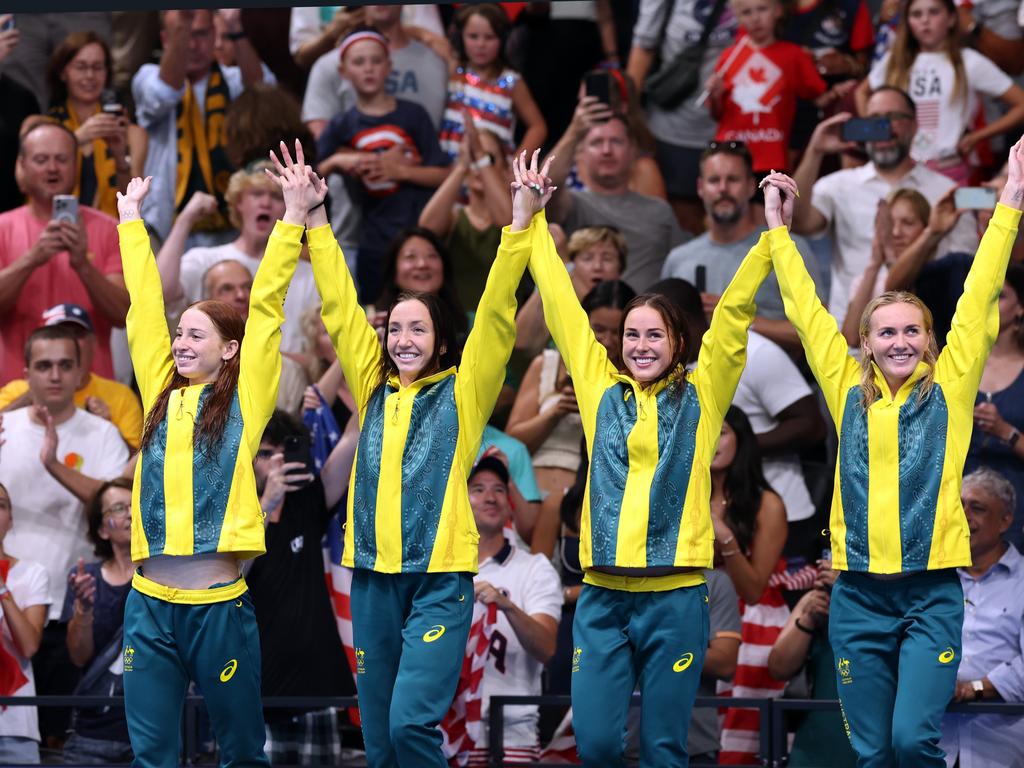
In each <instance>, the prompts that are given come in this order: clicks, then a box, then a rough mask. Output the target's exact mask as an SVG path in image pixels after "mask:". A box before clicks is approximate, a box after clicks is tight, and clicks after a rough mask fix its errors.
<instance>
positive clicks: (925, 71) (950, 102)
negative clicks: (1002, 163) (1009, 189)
mask: <svg viewBox="0 0 1024 768" xmlns="http://www.w3.org/2000/svg"><path fill="white" fill-rule="evenodd" d="M982 4H983V3H979V5H982ZM882 85H891V86H895V87H897V88H903V89H906V90H907V92H908V93H909V94H910V95H911V98H913V99H914V103H915V105H916V108H917V112H918V115H919V121H918V131H917V134H916V135H915V136H914V143H913V145H912V146H911V149H910V155H911V157H913V159H914V160H917V161H918V162H921V163H925V164H926V165H927V166H928V167H929V168H931V169H932V170H936V171H939V172H940V173H943V174H945V175H946V176H949V178H951V179H953V181H955V182H957V184H961V185H962V184H965V183H967V181H968V179H969V177H970V176H971V166H972V165H973V164H974V163H973V161H972V152H973V150H974V148H975V147H976V146H977V145H978V143H979V142H981V141H983V140H985V139H988V138H990V137H992V136H998V135H1000V134H1002V133H1006V132H1007V131H1010V130H1012V129H1015V128H1017V127H1018V126H1020V125H1021V123H1024V89H1021V87H1020V86H1019V85H1017V84H1016V83H1014V82H1013V80H1011V79H1010V76H1009V75H1007V74H1006V73H1005V72H1003V71H1002V70H1001V69H999V67H997V66H996V65H995V64H994V63H993V62H992V61H991V60H989V59H987V58H986V57H985V56H983V55H982V54H980V53H978V52H977V51H975V50H974V49H972V48H964V47H962V43H961V37H960V29H959V24H958V17H957V4H956V3H955V2H954V0H909V2H907V3H905V4H904V5H903V7H902V19H901V20H900V23H899V26H898V27H897V29H896V40H895V41H894V42H893V45H892V49H891V50H890V51H889V52H888V53H887V54H886V55H885V56H884V57H883V58H882V60H881V61H879V62H878V63H877V64H875V65H874V66H873V67H872V68H871V72H870V73H868V76H867V79H865V80H864V81H863V82H861V84H860V86H858V88H857V108H858V110H859V111H861V112H864V111H865V108H866V106H867V98H868V95H869V94H870V92H871V90H872V89H874V88H879V87H880V86H882ZM981 96H989V97H991V98H994V99H997V100H998V101H1000V102H1002V104H1003V105H1004V106H1005V107H1006V108H1007V111H1006V113H1005V114H1003V115H1001V116H1000V117H999V118H998V119H996V120H992V121H991V122H988V123H986V125H984V126H983V127H981V128H978V129H976V130H970V128H971V125H972V121H973V120H974V118H975V116H976V114H977V112H978V106H979V104H980V101H981V99H980V97H981Z"/></svg>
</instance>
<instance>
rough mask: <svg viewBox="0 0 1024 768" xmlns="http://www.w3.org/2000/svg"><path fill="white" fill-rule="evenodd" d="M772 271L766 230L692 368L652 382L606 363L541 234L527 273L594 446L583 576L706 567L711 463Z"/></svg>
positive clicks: (630, 586) (625, 585)
mask: <svg viewBox="0 0 1024 768" xmlns="http://www.w3.org/2000/svg"><path fill="white" fill-rule="evenodd" d="M770 267H771V261H770V259H769V254H768V242H767V239H766V235H762V236H761V239H760V240H759V242H758V243H757V244H756V245H755V246H754V247H753V248H752V249H751V250H750V252H749V253H748V254H747V256H746V258H745V259H744V260H743V263H742V264H741V265H740V267H739V269H738V270H737V272H736V275H735V276H734V277H733V280H732V282H731V283H730V284H729V286H728V288H726V290H725V292H724V293H723V294H722V298H721V299H720V301H719V303H718V306H717V308H716V309H715V313H714V315H713V317H712V319H711V327H710V328H709V329H708V331H707V333H705V335H704V339H703V341H702V342H701V348H700V353H699V356H698V358H697V365H696V369H695V370H694V372H693V373H691V374H688V375H687V376H686V377H685V378H682V376H681V371H677V372H676V373H675V374H673V375H671V376H669V377H667V378H665V379H662V380H661V381H660V382H658V383H657V384H655V385H653V386H649V387H646V388H645V387H642V386H641V385H640V384H639V383H638V382H637V381H635V380H634V379H633V378H632V377H631V376H629V375H628V374H623V373H619V372H618V371H617V370H616V369H615V367H614V366H613V365H612V363H611V362H610V361H609V359H608V353H607V352H606V351H605V348H604V347H603V346H602V345H601V343H600V342H598V340H597V339H596V338H595V336H594V333H593V331H592V330H591V329H590V324H589V322H588V321H587V316H586V313H585V312H584V311H583V308H582V307H581V306H580V303H579V300H578V299H577V298H576V293H575V291H574V290H573V287H572V281H571V280H570V278H569V274H568V272H567V271H566V269H565V266H564V265H563V264H562V260H561V259H560V258H559V257H558V254H557V253H556V251H555V245H554V242H553V241H552V240H551V237H550V235H549V234H548V232H547V228H546V227H545V228H543V229H541V228H538V229H536V230H535V231H534V235H533V252H532V255H531V257H530V271H531V273H532V274H533V278H534V281H535V282H536V283H537V288H538V290H539V291H540V295H541V298H542V300H543V302H544V318H545V320H546V322H547V325H548V328H549V329H550V330H551V336H552V338H553V339H554V340H555V344H556V345H557V346H558V350H559V351H560V352H561V353H562V359H563V360H564V361H565V365H566V368H567V369H568V371H569V374H570V376H571V377H572V380H573V384H574V386H575V390H576V399H577V402H578V403H579V409H580V416H581V418H582V420H583V431H584V434H585V437H586V441H587V448H588V452H589V454H590V473H589V476H588V478H587V488H586V493H585V496H584V500H583V512H582V519H581V526H580V562H581V564H582V565H583V568H584V569H585V570H586V572H587V580H588V583H599V584H600V585H602V586H608V587H610V588H620V589H626V590H629V591H633V590H634V589H635V590H636V591H647V590H648V589H649V588H650V586H649V584H648V585H647V586H644V585H642V584H636V583H633V582H629V581H628V580H627V581H625V582H620V583H618V585H617V586H616V585H613V584H612V583H611V582H609V581H608V580H607V579H602V578H601V577H600V576H597V575H596V574H595V573H594V570H595V569H600V568H616V569H618V568H627V569H648V568H686V567H688V568H701V569H702V568H710V567H711V561H712V556H713V538H714V535H713V529H712V526H711V509H710V497H711V473H710V464H711V460H712V458H713V457H714V455H715V450H716V447H717V445H718V438H719V435H720V433H721V429H722V420H723V418H724V417H725V412H726V410H727V409H728V408H729V404H730V403H731V402H732V397H733V393H734V392H735V390H736V385H737V383H738V381H739V378H740V374H741V373H742V371H743V366H744V363H745V362H746V354H747V330H748V328H749V326H750V323H751V321H752V320H753V318H754V314H755V306H754V294H755V292H756V291H757V289H758V287H759V286H760V285H761V282H762V281H763V280H764V278H765V277H767V275H768V270H769V269H770ZM698 575H699V579H698V581H703V575H702V574H698ZM648 582H650V579H648ZM672 586H681V584H675V585H672ZM663 588H671V586H668V587H663Z"/></svg>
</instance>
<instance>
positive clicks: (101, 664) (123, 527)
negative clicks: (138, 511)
mask: <svg viewBox="0 0 1024 768" xmlns="http://www.w3.org/2000/svg"><path fill="white" fill-rule="evenodd" d="M85 516H86V524H87V525H88V531H87V535H88V537H89V541H90V542H91V543H92V545H93V547H94V548H95V549H94V551H95V553H96V555H97V556H98V557H99V558H101V561H100V562H97V563H86V562H85V561H84V560H79V561H78V566H77V567H76V568H74V569H73V570H72V571H71V573H70V574H68V583H69V585H70V588H69V589H68V591H67V592H66V593H65V598H64V612H63V614H62V615H61V620H62V621H66V622H67V625H68V629H67V646H68V655H69V656H70V657H71V661H72V663H73V664H74V665H75V666H76V667H79V668H81V669H82V670H83V677H82V682H81V683H80V684H79V686H78V688H77V689H76V691H75V692H76V694H84V695H88V694H98V695H110V691H109V688H108V687H107V686H105V685H103V683H104V682H105V681H104V680H103V679H102V678H104V677H105V676H106V674H107V670H108V668H109V667H110V666H111V664H112V663H113V662H114V661H116V660H117V659H118V658H119V657H120V656H121V652H122V642H121V641H122V633H123V628H124V606H125V602H126V601H127V599H128V593H129V592H130V591H131V581H132V572H133V571H134V566H133V564H132V532H131V522H132V481H131V480H128V479H126V478H120V477H119V478H116V479H114V480H108V481H107V482H105V483H103V484H102V485H101V486H100V488H99V490H98V491H97V492H96V494H95V495H94V496H93V498H92V500H91V501H90V502H89V505H88V506H87V507H86V511H85ZM118 677H119V678H120V677H121V676H118ZM83 683H84V686H83ZM71 731H72V732H71V735H70V736H69V737H68V740H67V741H66V742H64V762H65V763H73V764H76V765H77V764H91V763H112V762H115V763H116V762H128V761H130V760H131V759H132V747H131V744H130V742H129V738H128V723H127V722H126V721H125V712H124V710H123V709H120V708H118V707H96V708H82V707H80V708H77V709H75V714H74V720H73V723H72V728H71Z"/></svg>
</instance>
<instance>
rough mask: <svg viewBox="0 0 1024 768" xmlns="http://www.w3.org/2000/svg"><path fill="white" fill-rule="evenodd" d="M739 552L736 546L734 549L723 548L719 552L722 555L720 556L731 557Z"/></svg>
mask: <svg viewBox="0 0 1024 768" xmlns="http://www.w3.org/2000/svg"><path fill="white" fill-rule="evenodd" d="M739 553H740V548H739V547H736V549H730V550H729V551H728V552H726V551H724V550H723V551H722V552H721V555H722V557H732V556H733V555H738V554H739Z"/></svg>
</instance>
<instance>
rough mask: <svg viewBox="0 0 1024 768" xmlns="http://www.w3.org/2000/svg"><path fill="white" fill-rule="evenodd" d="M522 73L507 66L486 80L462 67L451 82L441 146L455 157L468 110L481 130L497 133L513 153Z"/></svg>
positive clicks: (509, 153)
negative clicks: (514, 96)
mask: <svg viewBox="0 0 1024 768" xmlns="http://www.w3.org/2000/svg"><path fill="white" fill-rule="evenodd" d="M518 80H519V73H517V72H515V71H513V70H511V69H506V70H504V71H503V72H502V73H501V74H500V75H498V77H497V78H495V79H494V80H486V79H484V78H482V77H481V76H480V75H478V74H476V73H475V72H474V71H473V70H471V69H469V68H467V67H458V68H457V69H456V70H455V74H454V75H452V77H451V79H450V80H449V81H448V103H447V104H446V106H445V109H444V118H443V119H442V121H441V135H440V139H441V149H443V150H444V151H445V152H447V153H448V156H449V157H450V158H451V159H452V160H455V159H456V158H457V157H458V156H459V144H460V143H461V142H462V136H463V135H464V134H465V132H466V127H465V124H464V120H465V115H464V113H463V110H464V109H468V110H469V112H470V114H471V115H473V122H474V123H476V127H477V128H479V129H480V130H486V131H490V132H491V133H493V134H494V135H495V136H497V137H498V140H499V141H501V144H502V146H503V147H504V148H505V154H506V155H511V154H512V153H513V152H515V149H516V140H515V134H516V112H515V107H514V106H513V105H512V89H513V88H514V87H515V84H516V82H518Z"/></svg>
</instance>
